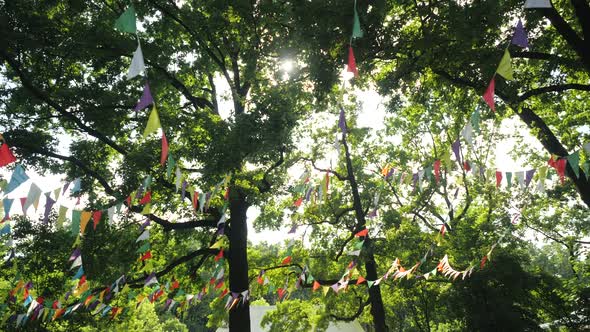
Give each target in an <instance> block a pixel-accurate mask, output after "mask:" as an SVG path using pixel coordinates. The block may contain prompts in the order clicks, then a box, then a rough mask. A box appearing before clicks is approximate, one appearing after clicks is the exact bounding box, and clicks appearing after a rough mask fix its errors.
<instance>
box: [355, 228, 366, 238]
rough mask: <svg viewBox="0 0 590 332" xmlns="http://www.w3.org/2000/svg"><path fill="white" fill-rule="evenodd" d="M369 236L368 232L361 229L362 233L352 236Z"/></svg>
mask: <svg viewBox="0 0 590 332" xmlns="http://www.w3.org/2000/svg"><path fill="white" fill-rule="evenodd" d="M367 234H369V230H368V229H367V228H365V229H363V230H362V231H360V232H358V233H356V234H354V236H355V237H361V236H367Z"/></svg>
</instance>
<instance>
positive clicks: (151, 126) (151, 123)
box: [143, 105, 162, 138]
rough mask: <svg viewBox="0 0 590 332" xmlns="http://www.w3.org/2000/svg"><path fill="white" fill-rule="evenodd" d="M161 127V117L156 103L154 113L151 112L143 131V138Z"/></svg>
mask: <svg viewBox="0 0 590 332" xmlns="http://www.w3.org/2000/svg"><path fill="white" fill-rule="evenodd" d="M161 127H162V126H161V125H160V117H159V116H158V111H156V105H154V109H153V110H152V113H150V117H149V119H148V123H147V126H146V127H145V130H144V131H143V138H146V137H147V136H148V135H149V134H151V133H154V132H156V131H158V129H159V128H161Z"/></svg>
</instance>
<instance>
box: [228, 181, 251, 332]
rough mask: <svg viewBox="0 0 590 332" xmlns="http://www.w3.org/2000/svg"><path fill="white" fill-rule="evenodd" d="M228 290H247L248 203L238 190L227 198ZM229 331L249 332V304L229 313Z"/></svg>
mask: <svg viewBox="0 0 590 332" xmlns="http://www.w3.org/2000/svg"><path fill="white" fill-rule="evenodd" d="M232 189H234V188H232ZM229 200H230V202H229V210H230V222H229V223H230V225H231V230H230V232H229V234H228V235H229V254H230V255H229V256H230V257H229V289H230V291H231V292H237V293H241V292H243V291H245V290H248V289H249V288H248V251H247V246H248V224H247V222H246V212H247V211H248V207H249V205H248V202H246V196H245V195H244V194H243V193H242V192H240V191H239V190H231V191H230V198H229ZM229 330H230V331H232V332H250V331H251V327H250V303H248V302H247V301H246V302H245V303H240V304H239V305H237V306H235V307H234V308H233V309H231V310H230V312H229Z"/></svg>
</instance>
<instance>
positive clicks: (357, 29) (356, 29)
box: [352, 2, 363, 38]
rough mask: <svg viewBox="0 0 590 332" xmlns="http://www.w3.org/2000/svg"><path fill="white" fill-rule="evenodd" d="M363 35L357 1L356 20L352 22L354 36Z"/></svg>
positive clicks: (359, 36)
mask: <svg viewBox="0 0 590 332" xmlns="http://www.w3.org/2000/svg"><path fill="white" fill-rule="evenodd" d="M362 36H363V30H362V29H361V21H360V20H359V14H358V13H357V12H356V2H355V4H354V22H353V24H352V38H361V37H362Z"/></svg>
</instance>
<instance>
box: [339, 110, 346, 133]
mask: <svg viewBox="0 0 590 332" xmlns="http://www.w3.org/2000/svg"><path fill="white" fill-rule="evenodd" d="M338 127H340V130H342V133H343V134H344V135H346V116H345V115H344V109H343V108H340V116H339V117H338Z"/></svg>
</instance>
